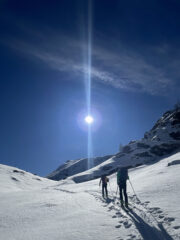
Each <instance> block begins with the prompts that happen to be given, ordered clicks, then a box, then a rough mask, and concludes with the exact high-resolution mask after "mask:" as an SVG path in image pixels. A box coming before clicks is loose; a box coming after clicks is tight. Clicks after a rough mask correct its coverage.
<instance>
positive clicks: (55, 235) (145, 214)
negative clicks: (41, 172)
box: [0, 152, 180, 240]
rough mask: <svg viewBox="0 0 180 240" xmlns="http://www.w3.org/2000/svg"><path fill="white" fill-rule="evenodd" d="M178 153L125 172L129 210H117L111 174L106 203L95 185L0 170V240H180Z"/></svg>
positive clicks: (118, 208) (114, 185) (4, 167)
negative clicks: (126, 174)
mask: <svg viewBox="0 0 180 240" xmlns="http://www.w3.org/2000/svg"><path fill="white" fill-rule="evenodd" d="M179 163H180V152H179V153H176V154H174V155H172V156H170V157H168V158H164V159H162V160H161V161H159V162H157V163H154V164H151V165H142V166H139V167H136V168H134V169H131V170H129V177H130V181H131V183H132V185H133V187H134V190H135V193H136V194H137V196H138V198H139V200H140V201H139V200H138V199H137V198H136V195H135V194H134V192H133V190H132V188H131V185H130V184H129V183H128V195H129V202H130V208H131V209H130V210H129V211H124V210H123V209H121V207H120V206H119V194H117V195H116V190H117V184H116V174H112V175H111V176H110V182H109V186H108V190H109V198H108V199H103V198H102V197H101V189H100V188H99V185H98V184H99V179H96V180H92V181H88V182H84V183H78V184H77V183H75V182H73V180H71V179H66V180H62V181H59V182H57V181H52V180H49V179H46V178H41V177H39V176H36V175H33V174H30V173H28V172H25V171H22V170H20V169H17V168H13V167H9V166H5V165H0V192H1V197H0V239H1V240H32V239H33V240H50V239H51V240H86V239H87V240H109V239H111V240H115V239H118V240H122V239H123V240H124V239H126V240H130V239H135V240H138V239H139V240H141V239H147V240H156V239H158V240H159V239H165V240H166V239H168V240H171V239H174V240H179V239H180V206H179V199H180V184H179V183H180V164H179Z"/></svg>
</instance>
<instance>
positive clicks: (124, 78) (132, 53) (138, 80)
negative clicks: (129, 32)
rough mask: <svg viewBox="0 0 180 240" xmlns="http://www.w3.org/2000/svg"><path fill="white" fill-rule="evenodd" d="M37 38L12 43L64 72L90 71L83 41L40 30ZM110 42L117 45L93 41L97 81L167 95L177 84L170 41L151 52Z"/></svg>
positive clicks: (179, 74)
mask: <svg viewBox="0 0 180 240" xmlns="http://www.w3.org/2000/svg"><path fill="white" fill-rule="evenodd" d="M34 39H35V41H34V42H28V41H24V40H23V41H20V40H14V41H11V42H10V43H9V46H11V47H12V48H16V49H17V50H18V51H21V52H23V53H24V54H26V55H28V56H31V57H32V58H34V59H38V60H40V61H42V62H44V63H46V64H47V65H48V66H49V67H50V68H52V69H56V70H58V71H61V72H67V73H68V74H69V73H70V74H71V75H73V74H74V75H83V76H84V75H85V74H86V73H87V72H88V65H87V54H86V53H87V52H86V49H87V48H86V47H87V45H86V44H85V43H84V42H82V41H78V40H73V39H72V38H69V37H66V36H62V35H60V36H57V35H56V36H51V37H48V36H44V35H43V34H39V33H38V34H37V35H36V36H35V37H34ZM98 42H101V41H98ZM111 45H112V46H116V47H114V48H113V47H110V48H109V49H106V48H105V47H102V46H103V44H102V45H101V46H100V44H98V45H95V44H94V45H93V48H92V72H91V74H92V79H93V80H94V81H97V82H100V83H102V84H106V85H110V86H112V87H114V88H119V89H123V90H126V91H135V92H146V93H149V94H152V95H164V94H166V92H167V90H173V88H174V87H175V86H176V84H177V79H178V78H179V77H180V71H179V70H178V69H179V68H178V66H177V58H175V59H172V61H171V62H170V63H169V64H168V65H167V63H168V62H169V54H168V51H170V50H169V48H168V46H167V45H164V46H160V47H158V46H157V47H156V48H152V49H151V53H150V54H149V55H146V54H145V53H144V54H143V53H142V50H141V51H139V49H133V50H132V49H131V50H130V49H127V48H124V46H122V44H121V43H120V42H113V43H111ZM154 59H155V60H154ZM165 59H167V61H165Z"/></svg>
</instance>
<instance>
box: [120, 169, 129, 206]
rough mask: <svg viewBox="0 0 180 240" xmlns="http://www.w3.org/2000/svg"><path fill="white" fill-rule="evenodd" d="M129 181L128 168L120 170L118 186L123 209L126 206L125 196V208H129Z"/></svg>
mask: <svg viewBox="0 0 180 240" xmlns="http://www.w3.org/2000/svg"><path fill="white" fill-rule="evenodd" d="M128 179H129V176H128V169H127V168H126V167H121V168H119V170H118V172H117V184H118V186H119V194H120V202H121V207H123V206H124V201H123V194H124V198H125V207H128V196H127V185H126V182H127V180H128Z"/></svg>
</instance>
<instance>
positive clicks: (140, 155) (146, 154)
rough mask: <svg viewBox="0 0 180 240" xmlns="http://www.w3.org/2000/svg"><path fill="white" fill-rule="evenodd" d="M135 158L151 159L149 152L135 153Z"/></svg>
mask: <svg viewBox="0 0 180 240" xmlns="http://www.w3.org/2000/svg"><path fill="white" fill-rule="evenodd" d="M135 156H137V157H153V156H152V155H151V154H149V152H142V153H137V154H135Z"/></svg>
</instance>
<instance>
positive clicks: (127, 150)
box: [122, 145, 132, 153]
mask: <svg viewBox="0 0 180 240" xmlns="http://www.w3.org/2000/svg"><path fill="white" fill-rule="evenodd" d="M122 152H123V153H130V152H132V150H131V147H130V146H128V145H126V146H125V147H123V149H122Z"/></svg>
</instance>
